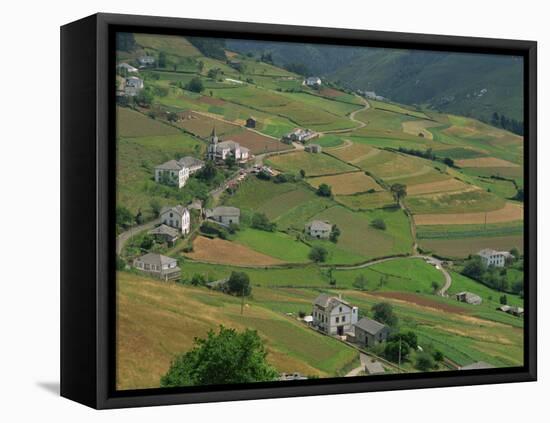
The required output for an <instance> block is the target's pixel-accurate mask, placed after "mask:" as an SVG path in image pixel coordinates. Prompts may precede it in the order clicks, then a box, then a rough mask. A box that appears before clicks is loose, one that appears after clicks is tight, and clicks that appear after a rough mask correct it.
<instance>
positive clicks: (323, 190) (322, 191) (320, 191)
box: [317, 183, 332, 197]
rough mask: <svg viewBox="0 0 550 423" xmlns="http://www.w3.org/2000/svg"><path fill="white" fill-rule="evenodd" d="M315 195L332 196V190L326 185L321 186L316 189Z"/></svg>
mask: <svg viewBox="0 0 550 423" xmlns="http://www.w3.org/2000/svg"><path fill="white" fill-rule="evenodd" d="M317 195H319V196H321V197H330V196H332V189H331V187H330V185H327V184H324V183H323V184H321V185H319V187H318V188H317Z"/></svg>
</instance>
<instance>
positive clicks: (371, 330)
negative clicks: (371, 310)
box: [354, 317, 386, 335]
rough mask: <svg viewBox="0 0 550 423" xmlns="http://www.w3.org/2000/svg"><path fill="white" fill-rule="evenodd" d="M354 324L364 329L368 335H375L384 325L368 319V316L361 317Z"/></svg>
mask: <svg viewBox="0 0 550 423" xmlns="http://www.w3.org/2000/svg"><path fill="white" fill-rule="evenodd" d="M354 326H355V327H358V328H359V329H362V330H364V331H365V332H367V333H368V334H370V335H376V334H377V333H378V332H380V331H381V330H382V329H384V328H385V327H386V325H384V324H382V323H380V322H377V321H376V320H372V319H369V318H368V317H363V318H362V319H361V320H359V321H358V322H357V323H355V325H354Z"/></svg>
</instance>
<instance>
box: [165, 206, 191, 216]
mask: <svg viewBox="0 0 550 423" xmlns="http://www.w3.org/2000/svg"><path fill="white" fill-rule="evenodd" d="M185 210H186V208H185V207H183V206H182V205H181V204H178V205H177V206H173V207H163V208H162V209H160V214H161V215H163V214H164V213H166V212H169V211H173V212H174V213H177V214H179V215H180V216H183V214H184V213H185Z"/></svg>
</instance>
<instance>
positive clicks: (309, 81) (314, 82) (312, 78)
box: [304, 76, 322, 87]
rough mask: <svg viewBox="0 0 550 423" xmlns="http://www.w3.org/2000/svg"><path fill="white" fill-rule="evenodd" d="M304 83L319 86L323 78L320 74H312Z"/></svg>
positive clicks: (309, 85)
mask: <svg viewBox="0 0 550 423" xmlns="http://www.w3.org/2000/svg"><path fill="white" fill-rule="evenodd" d="M304 83H305V84H306V85H307V86H308V87H318V86H320V85H321V83H322V82H321V78H319V77H318V76H310V77H308V78H306V80H305V81H304Z"/></svg>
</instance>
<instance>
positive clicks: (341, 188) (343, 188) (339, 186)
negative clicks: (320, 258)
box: [307, 172, 382, 195]
mask: <svg viewBox="0 0 550 423" xmlns="http://www.w3.org/2000/svg"><path fill="white" fill-rule="evenodd" d="M307 182H308V183H309V184H311V185H312V186H313V187H315V188H318V187H319V185H321V184H327V185H330V187H331V188H332V193H333V194H335V195H350V194H356V193H359V192H366V191H369V190H371V189H373V190H375V191H382V187H381V186H380V185H378V184H377V183H376V181H375V180H374V179H372V178H371V177H370V176H367V175H365V173H363V172H351V173H341V174H340V175H334V176H320V177H317V178H308V179H307Z"/></svg>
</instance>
